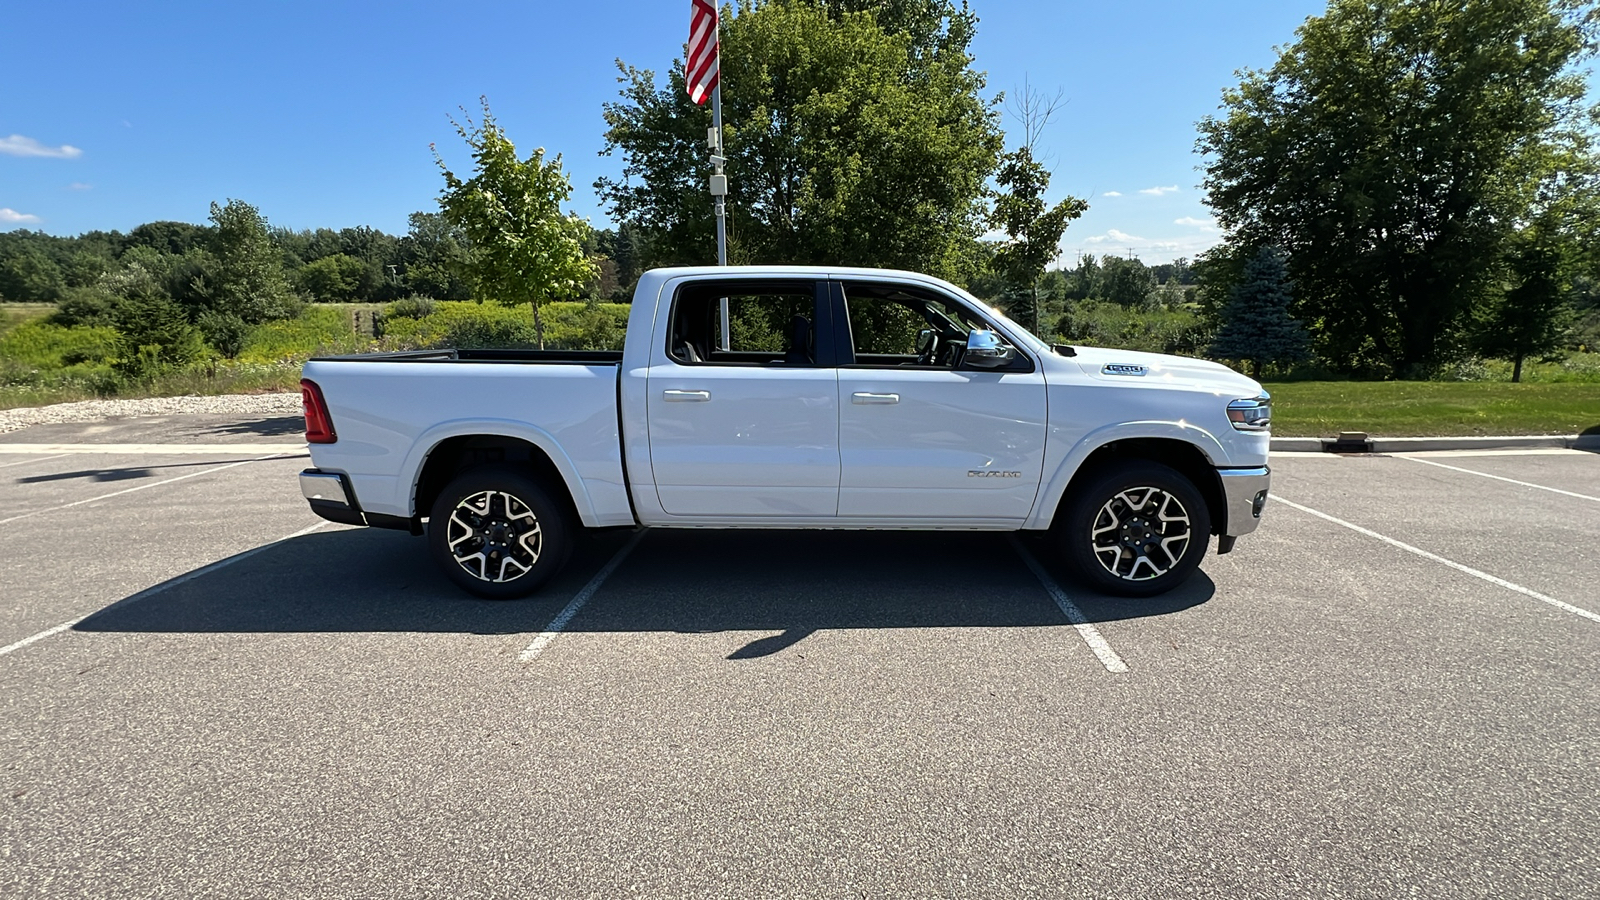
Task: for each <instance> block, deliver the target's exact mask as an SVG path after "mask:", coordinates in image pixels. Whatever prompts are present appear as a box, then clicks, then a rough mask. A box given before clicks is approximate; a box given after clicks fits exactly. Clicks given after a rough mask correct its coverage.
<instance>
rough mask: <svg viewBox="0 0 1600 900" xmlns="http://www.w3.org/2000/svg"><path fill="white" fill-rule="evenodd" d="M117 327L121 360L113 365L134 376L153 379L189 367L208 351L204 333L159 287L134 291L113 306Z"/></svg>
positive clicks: (118, 353) (118, 356) (117, 360)
mask: <svg viewBox="0 0 1600 900" xmlns="http://www.w3.org/2000/svg"><path fill="white" fill-rule="evenodd" d="M111 316H112V321H113V322H114V323H115V324H116V329H117V359H116V361H115V362H114V363H113V364H112V365H113V366H115V367H116V369H117V371H118V372H120V373H122V374H123V375H124V376H127V377H130V378H151V377H154V376H156V375H161V374H164V373H167V372H172V371H176V370H178V369H182V368H185V367H186V366H188V365H190V364H191V363H193V362H195V361H196V360H198V359H201V358H203V357H204V356H205V354H206V347H205V342H204V341H203V340H202V339H201V337H200V332H199V331H198V330H197V329H196V328H195V327H194V326H193V325H190V324H189V320H188V318H187V317H185V316H184V314H183V309H182V307H180V306H178V304H176V303H174V302H172V301H171V300H170V299H168V298H167V297H166V295H164V294H162V293H160V292H158V291H156V290H143V289H138V290H133V291H131V292H130V293H128V295H127V296H124V297H122V298H120V299H118V300H117V302H116V304H115V306H113V308H112V313H111Z"/></svg>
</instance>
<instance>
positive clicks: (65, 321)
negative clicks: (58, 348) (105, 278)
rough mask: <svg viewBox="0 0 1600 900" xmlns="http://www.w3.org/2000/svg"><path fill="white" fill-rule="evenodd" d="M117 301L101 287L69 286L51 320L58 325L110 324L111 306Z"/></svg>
mask: <svg viewBox="0 0 1600 900" xmlns="http://www.w3.org/2000/svg"><path fill="white" fill-rule="evenodd" d="M115 302H116V297H114V296H113V295H112V294H111V293H110V292H109V291H106V290H104V289H102V288H99V287H81V288H67V289H66V290H65V291H63V292H62V295H61V302H60V303H59V304H57V306H56V311H55V314H54V315H52V316H51V317H50V321H52V322H54V323H56V324H57V325H69V326H70V325H110V324H111V307H112V304H114V303H115Z"/></svg>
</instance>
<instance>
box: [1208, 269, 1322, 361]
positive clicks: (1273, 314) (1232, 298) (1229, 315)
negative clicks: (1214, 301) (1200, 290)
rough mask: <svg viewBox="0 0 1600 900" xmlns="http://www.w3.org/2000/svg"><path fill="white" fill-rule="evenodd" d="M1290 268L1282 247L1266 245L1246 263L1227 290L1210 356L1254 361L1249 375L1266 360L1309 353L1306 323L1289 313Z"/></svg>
mask: <svg viewBox="0 0 1600 900" xmlns="http://www.w3.org/2000/svg"><path fill="white" fill-rule="evenodd" d="M1292 300H1293V296H1292V294H1291V293H1290V285H1289V271H1288V268H1287V267H1286V266H1285V265H1284V260H1283V257H1282V255H1280V254H1279V252H1278V251H1277V250H1275V249H1273V248H1271V247H1262V248H1261V249H1260V250H1258V251H1256V254H1255V256H1254V257H1252V258H1251V259H1250V261H1249V262H1247V263H1245V267H1244V277H1243V278H1242V279H1241V280H1240V281H1239V283H1238V284H1235V285H1234V286H1233V288H1232V289H1231V290H1230V291H1228V302H1227V304H1226V305H1225V306H1223V308H1222V328H1221V329H1220V330H1219V331H1218V332H1217V337H1216V339H1215V340H1214V341H1212V343H1211V349H1210V350H1209V351H1208V353H1207V355H1209V356H1213V357H1217V358H1220V359H1241V360H1245V361H1247V362H1249V363H1250V376H1251V377H1252V378H1255V377H1259V376H1260V375H1261V364H1262V363H1285V362H1298V361H1300V360H1303V359H1305V358H1307V357H1308V356H1309V355H1310V353H1309V344H1310V341H1309V338H1308V336H1307V334H1306V329H1305V326H1303V325H1301V324H1300V322H1299V321H1298V320H1296V319H1293V318H1290V316H1289V304H1290V302H1291V301H1292Z"/></svg>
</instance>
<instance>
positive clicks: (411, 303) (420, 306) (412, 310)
mask: <svg viewBox="0 0 1600 900" xmlns="http://www.w3.org/2000/svg"><path fill="white" fill-rule="evenodd" d="M438 311H439V301H437V300H435V299H433V298H432V297H424V296H422V295H420V294H412V295H411V296H409V297H405V298H403V299H400V300H396V301H395V302H393V303H391V304H389V305H388V306H385V307H384V308H383V317H384V318H385V319H421V318H425V317H427V316H431V315H433V314H434V313H435V312H438Z"/></svg>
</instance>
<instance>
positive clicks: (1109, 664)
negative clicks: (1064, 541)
mask: <svg viewBox="0 0 1600 900" xmlns="http://www.w3.org/2000/svg"><path fill="white" fill-rule="evenodd" d="M1006 540H1008V541H1010V542H1011V547H1012V549H1014V550H1016V551H1017V555H1018V556H1020V557H1022V561H1023V562H1024V563H1026V564H1027V566H1028V569H1029V570H1030V571H1032V572H1033V577H1035V578H1037V579H1039V583H1040V584H1042V585H1044V589H1045V593H1047V594H1049V595H1050V599H1052V600H1054V601H1055V602H1056V606H1057V607H1059V608H1060V609H1061V614H1062V615H1064V616H1066V617H1067V621H1068V622H1071V623H1072V627H1073V630H1075V631H1077V632H1078V637H1081V638H1083V642H1084V643H1085V644H1087V645H1088V647H1089V651H1090V652H1091V653H1093V654H1094V655H1095V658H1096V659H1098V660H1100V664H1101V665H1103V666H1105V667H1106V671H1107V672H1113V673H1115V674H1118V675H1121V674H1123V673H1125V672H1127V671H1128V664H1127V663H1126V662H1124V661H1123V660H1122V657H1121V656H1119V655H1118V654H1117V651H1115V650H1113V649H1111V644H1110V643H1109V642H1108V641H1106V639H1105V637H1104V636H1103V635H1101V634H1100V629H1098V628H1096V627H1094V623H1092V622H1090V621H1089V617H1088V616H1085V615H1084V614H1083V610H1081V609H1079V608H1078V604H1076V603H1073V602H1072V598H1071V597H1068V596H1067V592H1066V591H1064V590H1062V589H1061V585H1059V584H1056V580H1055V579H1054V578H1051V577H1050V573H1049V572H1046V571H1045V569H1044V566H1041V565H1040V564H1039V561H1038V560H1037V559H1034V558H1033V554H1032V553H1029V552H1028V548H1027V547H1024V546H1022V542H1021V541H1019V540H1017V537H1016V535H1006Z"/></svg>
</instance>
